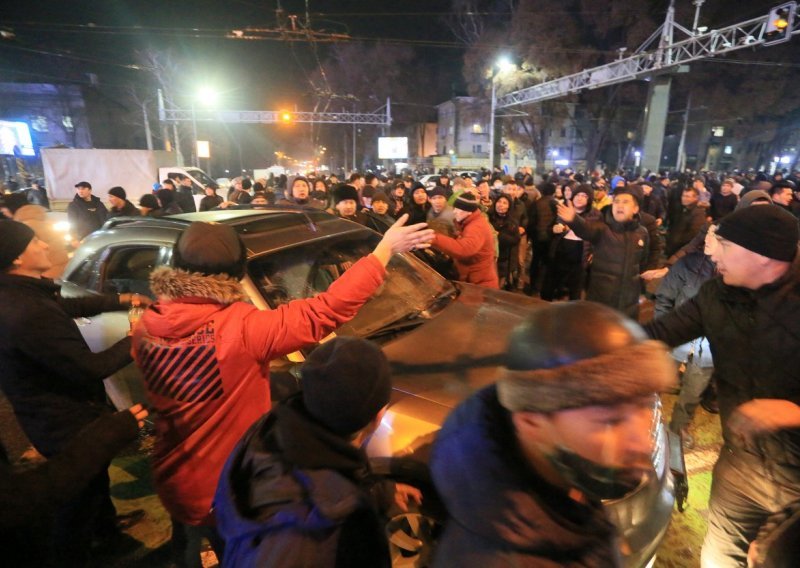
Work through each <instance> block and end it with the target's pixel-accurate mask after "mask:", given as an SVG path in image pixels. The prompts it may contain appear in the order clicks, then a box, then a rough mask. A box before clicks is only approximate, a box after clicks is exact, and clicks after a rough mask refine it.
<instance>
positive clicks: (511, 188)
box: [503, 183, 517, 199]
mask: <svg viewBox="0 0 800 568" xmlns="http://www.w3.org/2000/svg"><path fill="white" fill-rule="evenodd" d="M516 192H517V184H515V183H507V184H505V185H504V186H503V195H508V196H509V197H510V198H511V199H514V195H515V194H516Z"/></svg>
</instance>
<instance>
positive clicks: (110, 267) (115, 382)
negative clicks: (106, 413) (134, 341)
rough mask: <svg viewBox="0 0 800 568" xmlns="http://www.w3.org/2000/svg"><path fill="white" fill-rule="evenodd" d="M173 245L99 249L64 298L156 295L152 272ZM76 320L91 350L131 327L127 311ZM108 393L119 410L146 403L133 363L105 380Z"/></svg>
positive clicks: (68, 282)
mask: <svg viewBox="0 0 800 568" xmlns="http://www.w3.org/2000/svg"><path fill="white" fill-rule="evenodd" d="M171 250H172V249H171V247H170V246H166V245H157V244H141V245H139V244H124V243H121V244H115V245H111V246H108V247H106V248H103V249H100V250H99V251H97V252H96V253H94V254H93V255H91V256H90V257H88V258H87V259H85V260H84V261H83V263H81V265H79V266H78V268H77V269H76V270H74V271H73V272H72V273H71V274H70V275H69V276H68V277H67V280H66V281H65V282H64V284H63V286H62V294H63V295H64V296H65V297H75V296H85V295H93V294H125V293H137V294H142V295H145V296H149V297H151V298H152V297H153V296H152V292H151V291H150V286H149V277H150V273H151V272H152V271H153V269H154V268H156V267H157V266H159V265H162V264H166V263H168V262H169V259H170V256H171ZM75 322H76V323H77V324H78V327H79V329H80V331H81V334H82V335H83V338H84V340H85V341H86V343H87V344H88V345H89V348H90V349H91V350H92V351H95V352H98V351H102V350H104V349H108V348H109V347H111V346H112V345H113V344H114V343H116V342H117V341H119V340H120V339H122V338H123V337H125V334H126V333H127V332H128V329H129V328H130V324H129V323H128V314H127V312H126V311H117V312H106V313H102V314H98V315H96V316H92V317H90V318H77V319H76V320H75ZM105 387H106V393H107V394H108V397H109V399H110V400H111V402H112V403H113V404H114V406H115V407H116V408H118V409H122V408H128V407H129V406H131V405H132V404H137V403H145V402H146V396H145V392H144V387H143V383H142V380H141V374H140V373H139V371H138V369H137V368H136V366H135V365H134V364H133V363H131V364H130V365H127V366H126V367H124V368H123V369H120V371H118V372H117V373H115V374H114V375H112V376H110V377H108V378H107V379H106V380H105Z"/></svg>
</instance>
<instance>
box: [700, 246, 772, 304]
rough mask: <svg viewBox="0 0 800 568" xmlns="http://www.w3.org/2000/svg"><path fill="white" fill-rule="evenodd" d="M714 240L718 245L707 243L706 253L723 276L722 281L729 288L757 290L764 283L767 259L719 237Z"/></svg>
mask: <svg viewBox="0 0 800 568" xmlns="http://www.w3.org/2000/svg"><path fill="white" fill-rule="evenodd" d="M713 238H714V239H715V240H716V243H715V244H714V243H711V244H710V246H709V243H706V251H710V252H709V253H707V254H709V256H710V257H711V260H712V261H713V262H714V264H716V265H717V272H718V273H719V274H720V275H721V276H722V281H723V282H724V283H725V284H727V285H728V286H739V287H741V288H749V289H751V290H754V289H757V288H758V287H760V286H761V284H762V283H763V281H762V280H761V276H762V274H763V270H764V268H763V265H764V262H765V260H767V259H766V257H764V256H761V255H760V254H757V253H754V252H752V251H749V250H747V249H746V248H744V247H743V246H739V245H737V244H736V243H734V242H731V241H729V240H727V239H724V238H722V237H720V236H718V235H716V234H715V235H714V236H713Z"/></svg>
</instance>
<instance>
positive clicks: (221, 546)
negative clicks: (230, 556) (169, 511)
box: [172, 517, 225, 568]
mask: <svg viewBox="0 0 800 568" xmlns="http://www.w3.org/2000/svg"><path fill="white" fill-rule="evenodd" d="M204 538H205V539H207V540H208V542H209V544H210V545H211V548H212V549H214V554H216V555H217V560H219V565H220V566H222V565H223V564H222V558H223V554H224V553H225V541H223V540H222V537H221V536H220V535H219V533H218V532H217V529H216V527H210V526H195V525H185V524H183V523H181V522H179V521H178V520H176V519H175V518H174V517H173V518H172V559H173V560H174V561H175V563H176V564H177V565H178V566H180V568H203V562H202V561H201V559H200V550H201V549H202V544H203V539H204Z"/></svg>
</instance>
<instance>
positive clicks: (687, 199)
mask: <svg viewBox="0 0 800 568" xmlns="http://www.w3.org/2000/svg"><path fill="white" fill-rule="evenodd" d="M698 201H700V196H699V195H697V194H696V193H695V192H694V191H684V192H683V193H681V205H683V206H684V207H690V206H692V205H694V204H695V203H697V202H698Z"/></svg>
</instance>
